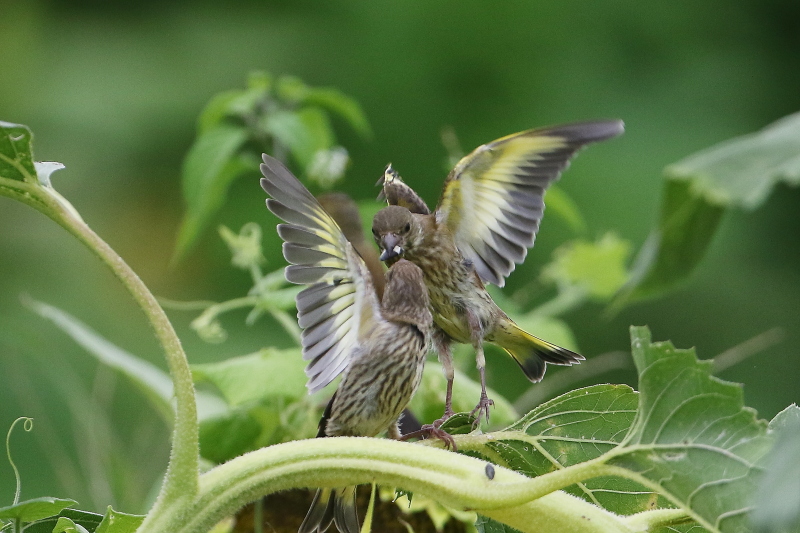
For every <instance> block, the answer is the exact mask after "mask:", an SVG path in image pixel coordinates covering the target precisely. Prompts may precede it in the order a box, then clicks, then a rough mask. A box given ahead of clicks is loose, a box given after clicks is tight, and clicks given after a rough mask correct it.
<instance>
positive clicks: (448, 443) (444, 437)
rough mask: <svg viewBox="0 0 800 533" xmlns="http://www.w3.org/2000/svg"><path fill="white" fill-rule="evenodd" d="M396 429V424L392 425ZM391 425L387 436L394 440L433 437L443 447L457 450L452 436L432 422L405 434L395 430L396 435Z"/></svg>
mask: <svg viewBox="0 0 800 533" xmlns="http://www.w3.org/2000/svg"><path fill="white" fill-rule="evenodd" d="M394 427H395V429H397V426H396V425H395V426H394ZM391 429H392V428H391V426H390V427H389V436H390V437H391V438H393V439H396V440H408V439H418V438H435V439H439V440H441V441H442V442H443V443H444V447H445V448H447V449H448V450H453V451H454V452H455V451H457V450H458V448H457V447H456V441H455V439H454V438H453V436H452V435H451V434H450V433H448V432H446V431H445V430H443V429H441V428H439V427H438V426H434V425H433V424H425V425H424V426H422V428H420V429H418V430H417V431H412V432H411V433H406V434H405V435H400V432H399V431H398V432H397V435H399V436H398V437H395V436H394V434H393V433H392V430H391Z"/></svg>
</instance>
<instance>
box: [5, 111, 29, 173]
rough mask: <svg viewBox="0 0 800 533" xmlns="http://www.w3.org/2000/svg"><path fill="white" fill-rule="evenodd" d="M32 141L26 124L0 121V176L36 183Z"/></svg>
mask: <svg viewBox="0 0 800 533" xmlns="http://www.w3.org/2000/svg"><path fill="white" fill-rule="evenodd" d="M32 142H33V133H31V130H30V128H28V126H24V125H22V124H12V123H10V122H2V121H0V177H2V178H8V179H12V180H17V181H25V182H28V183H36V169H35V168H34V166H33V146H32Z"/></svg>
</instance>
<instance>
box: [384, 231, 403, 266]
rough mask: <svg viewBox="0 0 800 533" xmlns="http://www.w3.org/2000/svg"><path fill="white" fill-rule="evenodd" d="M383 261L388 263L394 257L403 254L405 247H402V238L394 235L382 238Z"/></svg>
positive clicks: (389, 234)
mask: <svg viewBox="0 0 800 533" xmlns="http://www.w3.org/2000/svg"><path fill="white" fill-rule="evenodd" d="M381 248H383V252H381V257H380V260H381V261H387V260H389V259H391V258H393V257H397V256H398V255H401V254H402V253H403V247H402V246H400V237H398V236H397V235H396V234H394V233H387V234H386V235H384V236H383V237H382V238H381Z"/></svg>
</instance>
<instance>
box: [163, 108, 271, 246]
mask: <svg viewBox="0 0 800 533" xmlns="http://www.w3.org/2000/svg"><path fill="white" fill-rule="evenodd" d="M247 139H248V132H247V130H246V129H245V128H244V126H236V125H231V124H225V123H220V124H218V125H216V126H215V127H213V128H211V129H208V130H206V131H205V132H203V133H202V134H200V135H199V136H198V137H197V140H196V141H195V143H194V144H193V145H192V147H191V148H190V149H189V153H188V154H187V155H186V159H185V160H184V162H183V172H182V180H183V196H184V199H185V200H186V214H185V215H184V218H183V221H182V222H181V228H180V231H179V233H178V241H177V244H176V256H178V257H180V256H182V255H183V254H185V253H186V252H187V251H188V250H189V248H191V246H192V245H193V244H194V243H195V241H196V240H197V238H198V237H199V235H200V233H201V232H202V231H203V230H204V229H205V228H206V226H207V225H208V223H209V221H210V220H211V218H212V217H213V215H214V214H215V213H216V212H217V211H218V210H219V208H220V207H222V205H223V204H224V203H225V198H226V196H227V193H228V188H229V187H230V184H231V183H232V182H233V180H234V179H236V178H237V177H238V176H240V175H242V174H243V173H245V172H247V171H257V170H258V163H259V161H258V159H257V158H256V156H255V155H253V154H245V153H240V149H241V148H242V146H243V145H244V143H245V142H246V141H247Z"/></svg>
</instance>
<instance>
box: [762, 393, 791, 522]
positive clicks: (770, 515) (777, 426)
mask: <svg viewBox="0 0 800 533" xmlns="http://www.w3.org/2000/svg"><path fill="white" fill-rule="evenodd" d="M769 429H770V432H775V433H776V434H777V442H776V443H775V447H774V448H773V449H772V451H770V453H769V456H768V457H767V461H766V471H765V473H764V477H763V479H761V481H760V482H759V484H758V486H759V488H758V491H756V494H755V498H754V501H755V510H754V511H753V515H752V521H753V526H755V529H756V530H757V531H759V532H762V533H780V532H784V531H786V532H788V531H800V446H798V442H800V408H798V407H797V406H796V405H790V406H789V407H787V408H786V409H784V410H783V411H781V412H780V413H778V414H777V415H776V416H775V418H773V419H772V421H771V422H770V423H769Z"/></svg>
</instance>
